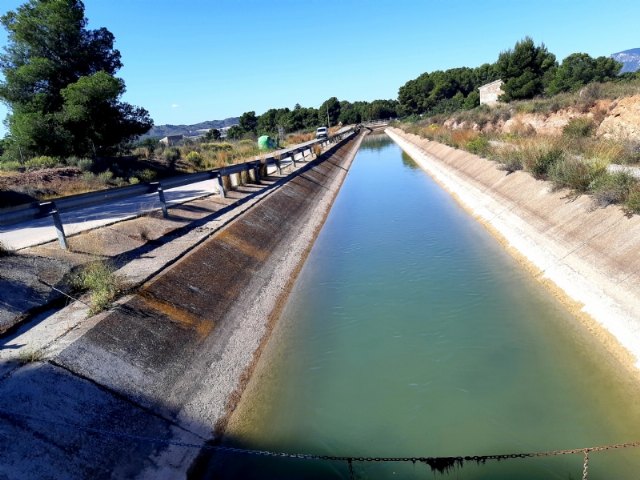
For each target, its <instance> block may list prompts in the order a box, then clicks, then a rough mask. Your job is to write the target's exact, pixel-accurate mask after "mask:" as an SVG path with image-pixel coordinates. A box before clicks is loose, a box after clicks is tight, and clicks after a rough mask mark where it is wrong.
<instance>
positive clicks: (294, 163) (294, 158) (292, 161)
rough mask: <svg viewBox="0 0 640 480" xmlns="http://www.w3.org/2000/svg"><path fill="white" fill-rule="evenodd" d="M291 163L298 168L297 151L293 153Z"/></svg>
mask: <svg viewBox="0 0 640 480" xmlns="http://www.w3.org/2000/svg"><path fill="white" fill-rule="evenodd" d="M291 163H292V164H293V168H296V152H293V153H292V154H291Z"/></svg>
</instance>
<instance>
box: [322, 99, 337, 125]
mask: <svg viewBox="0 0 640 480" xmlns="http://www.w3.org/2000/svg"><path fill="white" fill-rule="evenodd" d="M327 117H328V118H329V123H330V125H327V126H331V125H337V124H338V118H339V117H340V102H339V101H338V99H337V98H336V97H331V98H330V99H328V100H327V101H325V102H324V103H323V104H322V105H321V106H320V108H319V110H318V122H320V125H325V124H326V123H327Z"/></svg>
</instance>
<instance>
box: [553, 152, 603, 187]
mask: <svg viewBox="0 0 640 480" xmlns="http://www.w3.org/2000/svg"><path fill="white" fill-rule="evenodd" d="M606 171H607V167H606V165H605V164H603V163H602V162H597V161H593V160H592V161H584V160H580V159H577V158H565V159H563V160H560V161H557V162H555V163H554V164H553V165H551V168H550V169H549V177H550V179H551V181H552V182H553V183H554V185H555V187H556V188H571V189H573V190H575V191H577V192H580V193H583V192H586V191H587V190H589V187H590V186H591V185H592V184H595V183H596V182H597V181H599V177H601V176H602V175H604V174H605V173H606Z"/></svg>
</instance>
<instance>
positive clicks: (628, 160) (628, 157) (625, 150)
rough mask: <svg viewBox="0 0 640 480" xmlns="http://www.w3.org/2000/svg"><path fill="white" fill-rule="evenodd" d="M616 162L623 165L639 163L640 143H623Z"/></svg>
mask: <svg viewBox="0 0 640 480" xmlns="http://www.w3.org/2000/svg"><path fill="white" fill-rule="evenodd" d="M618 162H619V163H623V164H633V163H640V142H637V141H627V142H625V143H623V144H622V151H621V153H620V156H619V157H618Z"/></svg>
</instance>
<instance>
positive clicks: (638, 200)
mask: <svg viewBox="0 0 640 480" xmlns="http://www.w3.org/2000/svg"><path fill="white" fill-rule="evenodd" d="M623 208H624V210H625V212H626V213H627V215H634V214H636V215H637V214H640V185H638V184H637V183H636V184H635V185H634V186H633V188H631V190H630V191H629V195H628V196H627V200H626V201H625V202H624V207H623Z"/></svg>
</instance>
